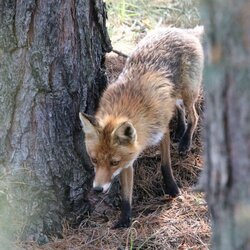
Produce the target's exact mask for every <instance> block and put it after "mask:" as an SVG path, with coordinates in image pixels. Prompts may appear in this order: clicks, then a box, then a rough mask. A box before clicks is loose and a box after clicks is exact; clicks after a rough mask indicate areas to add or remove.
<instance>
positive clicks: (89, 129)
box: [79, 112, 97, 136]
mask: <svg viewBox="0 0 250 250" xmlns="http://www.w3.org/2000/svg"><path fill="white" fill-rule="evenodd" d="M79 118H80V120H81V123H82V127H83V131H84V133H85V134H88V135H92V136H97V130H96V125H97V121H96V119H95V117H94V116H91V115H87V114H84V113H81V112H80V113H79Z"/></svg>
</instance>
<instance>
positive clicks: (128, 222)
mask: <svg viewBox="0 0 250 250" xmlns="http://www.w3.org/2000/svg"><path fill="white" fill-rule="evenodd" d="M130 225H131V219H130V218H127V219H124V218H121V219H120V220H119V221H118V222H117V223H116V224H115V225H114V226H113V229H117V228H128V227H130Z"/></svg>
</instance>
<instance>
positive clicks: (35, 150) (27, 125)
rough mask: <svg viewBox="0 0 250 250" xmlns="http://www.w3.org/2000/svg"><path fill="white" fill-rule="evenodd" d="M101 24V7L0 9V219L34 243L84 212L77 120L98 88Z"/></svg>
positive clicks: (70, 4)
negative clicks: (69, 215) (3, 216)
mask: <svg viewBox="0 0 250 250" xmlns="http://www.w3.org/2000/svg"><path fill="white" fill-rule="evenodd" d="M105 19H106V11H105V6H104V4H103V2H102V0H91V1H90V0H79V1H74V0H71V1H41V0H27V1H16V0H10V1H4V0H3V1H0V139H1V144H0V191H2V193H1V192H0V194H1V196H0V210H1V211H0V213H1V212H3V213H5V214H6V216H9V217H8V220H11V222H14V221H15V223H16V224H15V229H18V230H22V231H21V232H22V233H23V235H25V236H27V235H29V236H30V235H31V236H32V237H33V238H34V239H35V240H38V241H40V242H43V241H46V240H47V235H48V234H51V233H58V234H59V233H60V232H61V222H62V218H63V217H64V216H65V214H66V213H68V212H72V211H73V212H75V213H76V214H83V213H84V212H86V211H88V209H89V207H88V202H87V198H86V193H87V191H88V190H87V188H88V187H91V185H90V183H89V182H90V177H91V174H92V171H91V169H90V168H89V167H88V165H89V163H88V161H87V157H86V153H85V151H84V146H83V138H82V131H81V127H80V121H79V118H78V113H79V111H80V110H81V111H83V112H87V113H93V112H94V110H95V108H96V105H97V101H98V97H99V96H100V93H101V92H102V90H103V89H104V87H105V85H106V76H105V74H104V70H103V66H104V65H103V62H104V53H105V52H108V51H110V49H111V44H110V40H109V38H108V35H107V31H106V26H105ZM3 179H4V181H1V180H3ZM3 200H5V202H3ZM3 204H4V206H5V207H4V206H3ZM15 208H18V211H17V210H15ZM0 224H1V219H0ZM0 231H1V229H0ZM0 234H1V233H0Z"/></svg>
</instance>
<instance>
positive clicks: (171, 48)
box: [120, 27, 203, 87]
mask: <svg viewBox="0 0 250 250" xmlns="http://www.w3.org/2000/svg"><path fill="white" fill-rule="evenodd" d="M202 34H203V27H196V28H194V29H178V28H164V29H160V30H157V31H154V32H153V33H151V34H149V35H147V36H146V37H145V38H143V39H142V40H141V41H140V42H139V43H138V45H137V47H136V48H135V50H134V52H133V53H132V54H131V56H130V57H129V58H128V60H127V62H126V65H125V67H124V70H123V72H122V74H121V75H120V78H123V77H125V78H126V77H128V78H131V79H132V78H134V76H135V75H143V74H144V73H145V72H150V71H151V72H155V71H158V72H159V71H160V72H164V73H165V74H166V75H167V76H168V78H169V79H170V80H171V81H172V82H173V83H174V85H175V86H176V87H179V86H180V87H181V85H183V84H185V78H186V77H191V78H192V77H195V78H197V74H199V73H200V72H201V71H202V68H203V50H202V46H201V42H200V40H201V37H202ZM195 80H196V82H199V81H197V79H195Z"/></svg>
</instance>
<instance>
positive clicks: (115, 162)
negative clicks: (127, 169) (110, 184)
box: [110, 160, 120, 167]
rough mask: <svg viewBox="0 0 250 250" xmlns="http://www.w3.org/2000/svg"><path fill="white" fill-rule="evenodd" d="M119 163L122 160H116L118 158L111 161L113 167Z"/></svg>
mask: <svg viewBox="0 0 250 250" xmlns="http://www.w3.org/2000/svg"><path fill="white" fill-rule="evenodd" d="M119 163H120V161H116V160H111V161H110V165H111V166H112V167H115V166H117V165H118V164H119Z"/></svg>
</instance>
